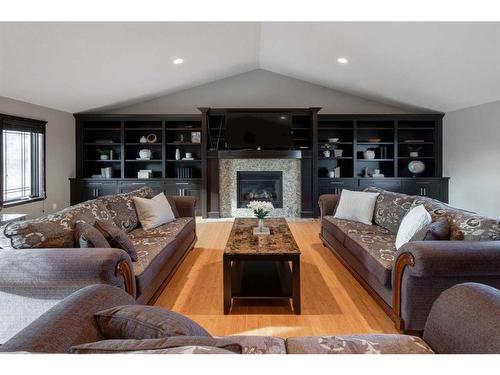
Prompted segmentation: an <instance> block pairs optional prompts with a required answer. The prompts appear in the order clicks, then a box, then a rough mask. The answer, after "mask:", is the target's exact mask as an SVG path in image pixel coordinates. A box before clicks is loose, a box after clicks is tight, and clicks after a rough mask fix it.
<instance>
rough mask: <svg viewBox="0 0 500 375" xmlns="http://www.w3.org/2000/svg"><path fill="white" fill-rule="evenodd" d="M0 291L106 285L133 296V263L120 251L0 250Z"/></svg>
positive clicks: (75, 249)
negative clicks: (116, 287)
mask: <svg viewBox="0 0 500 375" xmlns="http://www.w3.org/2000/svg"><path fill="white" fill-rule="evenodd" d="M0 251H1V253H0V289H2V290H6V289H8V288H33V289H37V288H58V287H61V285H64V287H65V288H67V289H74V290H77V289H80V288H82V287H84V286H87V285H91V284H109V285H114V286H118V287H120V288H122V289H125V290H126V291H127V293H129V294H130V295H132V296H135V277H134V275H133V268H132V261H131V259H130V257H129V255H128V254H127V253H126V252H125V251H123V250H122V249H110V248H103V249H100V248H91V249H90V248H89V249H83V248H65V249H17V250H0Z"/></svg>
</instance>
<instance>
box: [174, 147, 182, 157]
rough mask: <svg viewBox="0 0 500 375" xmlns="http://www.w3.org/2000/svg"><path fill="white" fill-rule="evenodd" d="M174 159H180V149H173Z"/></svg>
mask: <svg viewBox="0 0 500 375" xmlns="http://www.w3.org/2000/svg"><path fill="white" fill-rule="evenodd" d="M175 160H181V150H179V149H178V148H176V149H175Z"/></svg>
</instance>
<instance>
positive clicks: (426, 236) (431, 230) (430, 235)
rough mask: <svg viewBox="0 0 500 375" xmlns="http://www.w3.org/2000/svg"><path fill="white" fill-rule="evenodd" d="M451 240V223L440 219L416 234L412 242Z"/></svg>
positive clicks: (442, 218) (443, 218)
mask: <svg viewBox="0 0 500 375" xmlns="http://www.w3.org/2000/svg"><path fill="white" fill-rule="evenodd" d="M449 239H450V222H449V221H448V218H447V217H440V218H438V219H437V220H436V221H433V222H432V223H430V224H429V225H427V226H426V227H424V228H422V229H421V230H420V231H418V232H417V233H415V235H414V236H413V237H412V238H411V240H410V241H447V240H449Z"/></svg>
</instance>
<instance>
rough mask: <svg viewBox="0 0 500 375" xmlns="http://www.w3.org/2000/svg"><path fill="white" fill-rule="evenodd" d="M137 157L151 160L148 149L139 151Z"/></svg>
mask: <svg viewBox="0 0 500 375" xmlns="http://www.w3.org/2000/svg"><path fill="white" fill-rule="evenodd" d="M139 157H140V158H141V159H151V150H148V149H143V150H140V151H139Z"/></svg>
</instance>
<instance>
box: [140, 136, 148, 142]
mask: <svg viewBox="0 0 500 375" xmlns="http://www.w3.org/2000/svg"><path fill="white" fill-rule="evenodd" d="M139 143H148V140H147V138H146V137H145V136H142V137H141V139H139Z"/></svg>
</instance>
